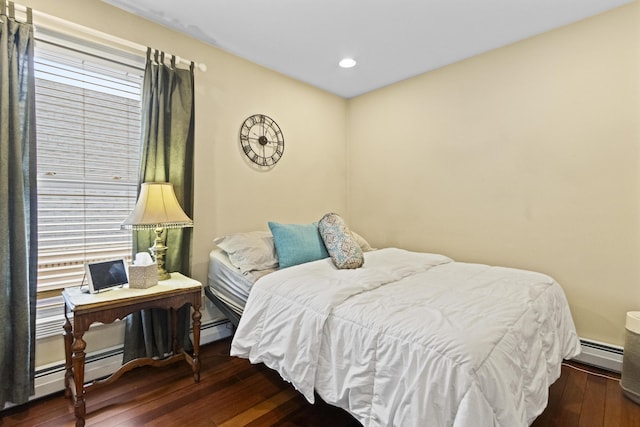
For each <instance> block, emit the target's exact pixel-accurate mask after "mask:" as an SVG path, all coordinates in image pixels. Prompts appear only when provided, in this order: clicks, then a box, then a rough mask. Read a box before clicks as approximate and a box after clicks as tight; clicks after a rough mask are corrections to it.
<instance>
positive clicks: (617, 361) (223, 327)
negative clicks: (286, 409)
mask: <svg viewBox="0 0 640 427" xmlns="http://www.w3.org/2000/svg"><path fill="white" fill-rule="evenodd" d="M232 331H233V330H232V325H231V323H230V322H229V321H227V320H222V321H216V322H212V323H209V324H206V325H202V328H201V333H200V344H201V345H204V344H208V343H211V342H214V341H217V340H220V339H223V338H226V337H229V336H231V334H232ZM580 343H581V345H582V353H581V354H580V355H579V356H578V357H575V358H574V359H573V360H576V361H578V362H581V363H585V364H587V365H592V366H596V367H599V368H602V369H606V370H609V371H613V372H621V371H622V354H623V348H622V347H618V346H613V345H610V344H605V343H600V342H597V341H592V340H586V339H581V340H580ZM121 365H122V347H121V346H119V347H113V348H110V349H103V350H100V351H99V352H96V353H91V354H88V355H87V361H86V364H85V380H87V381H91V380H94V379H97V378H103V377H106V376H108V375H111V374H112V373H114V372H115V371H117V370H118V368H119V367H120V366H121ZM64 373H65V367H64V360H63V361H60V362H58V363H54V364H50V365H47V366H42V367H39V368H38V369H37V370H36V378H35V391H36V393H35V394H34V395H33V396H32V397H31V399H37V398H39V397H43V396H46V395H49V394H52V393H56V392H59V391H62V390H64Z"/></svg>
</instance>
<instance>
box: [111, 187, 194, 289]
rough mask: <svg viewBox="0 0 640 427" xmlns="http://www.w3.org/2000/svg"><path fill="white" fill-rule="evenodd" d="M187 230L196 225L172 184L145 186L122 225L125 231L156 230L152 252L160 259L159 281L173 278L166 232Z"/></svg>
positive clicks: (158, 260) (157, 260) (150, 249)
mask: <svg viewBox="0 0 640 427" xmlns="http://www.w3.org/2000/svg"><path fill="white" fill-rule="evenodd" d="M185 227H193V221H192V220H191V218H189V217H188V216H187V214H186V213H184V211H183V210H182V207H180V203H178V199H177V198H176V194H175V192H174V191H173V184H171V183H169V182H145V183H143V184H142V186H141V188H140V195H139V196H138V201H137V202H136V206H135V207H134V209H133V212H131V214H130V215H129V216H128V217H127V219H125V220H124V222H123V223H122V224H121V225H120V228H122V229H124V230H155V233H156V239H155V243H154V245H153V246H152V247H150V248H149V251H150V252H151V254H152V255H153V256H154V257H155V258H156V262H157V264H158V279H159V280H166V279H168V278H170V277H171V276H170V275H169V273H168V272H167V271H166V270H165V269H164V257H165V253H166V250H167V247H166V246H165V245H164V240H163V238H162V232H163V231H164V229H165V228H185Z"/></svg>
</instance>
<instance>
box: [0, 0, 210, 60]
mask: <svg viewBox="0 0 640 427" xmlns="http://www.w3.org/2000/svg"><path fill="white" fill-rule="evenodd" d="M0 1H4V0H0ZM15 8H16V10H19V11H20V12H24V13H26V11H27V7H26V6H23V5H20V4H15ZM36 19H39V20H42V21H43V22H44V24H43V25H44V26H45V27H46V26H47V25H46V24H47V23H48V24H49V25H51V24H57V25H61V26H63V28H64V29H66V30H73V31H78V32H80V33H83V34H85V35H88V36H90V37H93V38H97V39H99V40H101V41H107V42H110V43H114V44H117V45H119V46H122V47H126V48H129V49H132V50H134V51H136V52H137V53H141V54H142V55H146V52H147V49H148V47H147V46H144V45H141V44H138V43H135V42H132V41H130V40H126V39H123V38H120V37H117V36H114V35H111V34H107V33H104V32H102V31H98V30H94V29H92V28H89V27H85V26H84V25H80V24H76V23H75V22H71V21H67V20H66V19H62V18H58V17H57V16H53V15H49V14H47V13H44V12H39V11H36V10H33V21H34V23H35V21H36ZM52 29H53V28H52ZM55 29H59V28H55ZM71 34H75V33H71ZM167 55H168V56H172V55H169V54H167ZM175 58H176V59H175V60H176V63H181V64H186V65H191V63H192V62H193V65H194V66H195V67H196V68H198V69H199V70H200V71H202V72H205V71H207V65H206V64H204V63H202V62H195V61H190V60H188V59H185V58H181V57H180V56H177V55H175Z"/></svg>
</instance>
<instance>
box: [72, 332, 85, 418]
mask: <svg viewBox="0 0 640 427" xmlns="http://www.w3.org/2000/svg"><path fill="white" fill-rule="evenodd" d="M82 335H83V334H82V333H78V332H77V331H74V340H73V345H72V346H71V348H72V350H73V356H72V362H73V378H74V380H75V386H76V392H75V394H76V396H75V399H74V402H73V406H74V412H75V415H76V427H83V426H84V417H85V415H86V402H85V391H84V362H85V352H84V349H85V348H86V347H87V344H86V343H85V342H84V340H83V339H82Z"/></svg>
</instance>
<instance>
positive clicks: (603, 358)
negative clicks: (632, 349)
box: [573, 339, 624, 372]
mask: <svg viewBox="0 0 640 427" xmlns="http://www.w3.org/2000/svg"><path fill="white" fill-rule="evenodd" d="M580 344H581V345H582V352H581V353H580V354H579V355H578V356H577V357H574V358H573V360H575V361H578V362H580V363H584V364H586V365H591V366H595V367H598V368H602V369H606V370H608V371H613V372H622V356H623V352H624V349H623V348H622V347H620V346H614V345H611V344H605V343H601V342H598V341H593V340H587V339H580Z"/></svg>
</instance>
